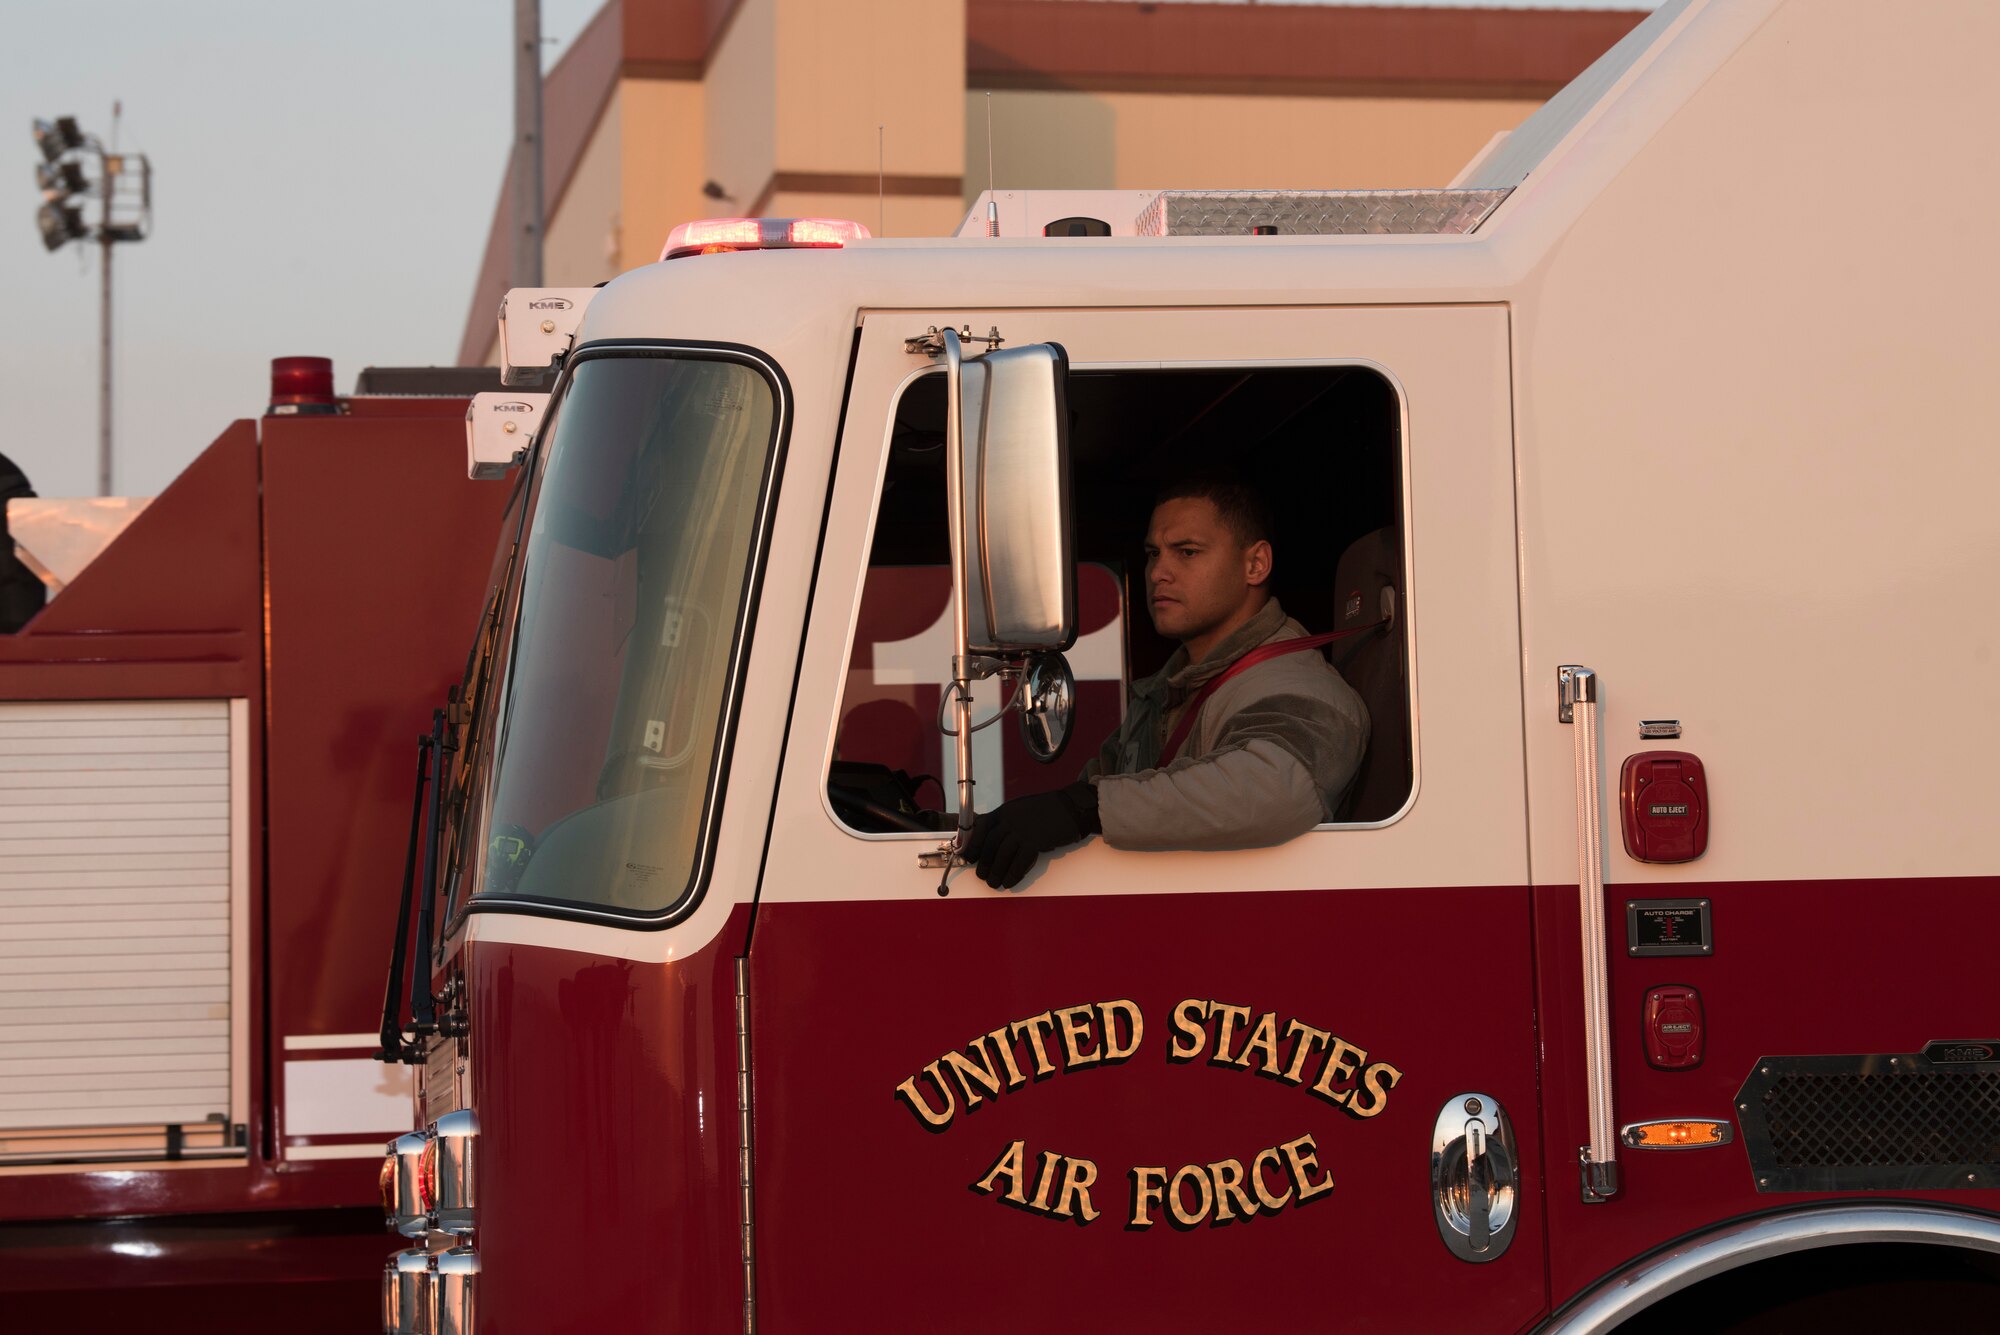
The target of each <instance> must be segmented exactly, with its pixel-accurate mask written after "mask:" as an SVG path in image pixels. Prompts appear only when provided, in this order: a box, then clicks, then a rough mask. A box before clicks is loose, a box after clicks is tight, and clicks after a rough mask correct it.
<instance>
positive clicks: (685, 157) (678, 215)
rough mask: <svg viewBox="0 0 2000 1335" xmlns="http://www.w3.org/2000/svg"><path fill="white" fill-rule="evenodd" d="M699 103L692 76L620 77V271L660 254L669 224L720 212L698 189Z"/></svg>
mask: <svg viewBox="0 0 2000 1335" xmlns="http://www.w3.org/2000/svg"><path fill="white" fill-rule="evenodd" d="M706 104H707V99H706V93H705V91H704V89H703V87H702V85H701V84H700V83H698V82H696V81H695V80H692V79H623V80H620V82H619V84H618V107H619V111H620V121H621V126H622V128H621V132H620V138H619V160H620V164H621V165H620V171H621V172H622V174H623V176H624V182H625V207H624V216H623V218H622V219H621V222H620V226H619V260H618V267H619V271H620V272H623V271H624V270H626V269H635V268H637V267H638V266H640V265H642V264H651V263H652V262H653V261H654V260H657V259H658V258H660V247H661V246H662V245H664V244H665V243H666V239H667V233H668V232H670V231H672V230H673V229H674V227H675V226H676V225H678V224H680V223H684V222H688V221H690V220H692V219H695V218H706V217H708V216H710V215H711V214H715V213H718V212H724V211H726V210H727V206H726V205H723V204H718V203H717V202H716V201H715V200H712V199H708V198H706V197H705V196H703V194H702V193H701V186H702V183H703V182H704V181H706V180H708V179H709V172H708V166H707V163H706V161H705V154H706V152H707V137H706V136H707V129H706V126H707V105H706ZM744 202H745V204H748V202H749V201H747V200H746V201H744Z"/></svg>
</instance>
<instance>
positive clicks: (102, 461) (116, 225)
mask: <svg viewBox="0 0 2000 1335" xmlns="http://www.w3.org/2000/svg"><path fill="white" fill-rule="evenodd" d="M118 116H119V107H118V104H116V103H113V104H112V110H111V125H112V130H111V143H112V146H111V147H110V148H108V149H107V148H106V147H105V146H104V144H103V142H102V141H100V140H99V139H98V138H97V136H96V135H91V134H85V133H83V131H82V130H80V129H78V128H77V123H76V117H74V116H58V117H56V118H55V119H54V120H52V121H46V120H38V121H36V122H35V131H34V133H35V145H36V147H38V148H40V149H41V151H42V161H41V163H40V164H39V165H37V166H36V168H35V182H36V184H37V185H39V186H40V187H41V191H42V207H41V208H40V210H38V211H37V213H36V215H35V221H36V223H37V224H38V225H39V226H40V227H41V231H42V244H43V245H44V246H46V247H47V248H48V249H50V250H52V251H54V250H61V249H62V248H63V247H64V246H66V245H68V244H69V243H70V242H72V241H83V240H95V241H96V242H97V243H98V245H99V246H100V247H102V250H103V254H102V275H103V279H102V288H101V290H100V292H99V294H98V298H99V299H98V331H97V359H98V368H97V372H98V373H97V494H98V495H100V496H109V495H110V494H111V248H112V247H113V246H115V245H117V244H118V243H119V242H122V241H144V240H145V239H146V233H147V232H148V230H149V229H150V228H151V226H152V221H153V167H152V164H151V163H150V162H148V161H147V160H146V156H145V154H143V153H119V152H118V151H117V144H118V128H117V127H118ZM90 165H95V167H96V174H95V175H94V176H92V175H91V174H90V173H89V171H88V170H87V167H88V166H90ZM92 195H95V196H96V197H97V200H98V204H99V211H98V221H97V227H96V229H95V232H94V234H93V231H92V229H91V228H90V227H88V226H87V225H86V224H85V223H84V221H83V205H82V203H81V202H73V201H81V200H84V199H87V198H89V197H90V196H92Z"/></svg>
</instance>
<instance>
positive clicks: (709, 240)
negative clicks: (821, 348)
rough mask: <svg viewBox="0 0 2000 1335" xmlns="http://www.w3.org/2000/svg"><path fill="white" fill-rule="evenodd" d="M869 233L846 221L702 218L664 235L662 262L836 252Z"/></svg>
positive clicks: (867, 236) (868, 235)
mask: <svg viewBox="0 0 2000 1335" xmlns="http://www.w3.org/2000/svg"><path fill="white" fill-rule="evenodd" d="M871 235H873V234H872V233H871V232H869V230H868V229H867V228H866V227H864V226H862V225H861V224H860V223H858V222H849V221H848V220H847V219H845V218H703V219H702V220H701V221H699V222H684V223H682V224H681V225H680V226H679V227H676V228H674V230H673V231H671V232H669V233H667V244H666V246H665V247H664V248H663V249H662V250H661V251H660V258H661V259H663V260H675V259H679V258H680V257H681V256H683V255H715V254H719V253H722V252H724V251H731V250H838V249H840V248H841V247H842V246H844V245H846V244H847V243H848V242H850V241H866V240H867V239H868V238H869V237H870V236H871Z"/></svg>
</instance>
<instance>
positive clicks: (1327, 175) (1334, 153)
mask: <svg viewBox="0 0 2000 1335" xmlns="http://www.w3.org/2000/svg"><path fill="white" fill-rule="evenodd" d="M987 97H988V94H987V93H986V92H985V91H983V90H978V89H974V90H970V91H968V92H967V94H966V98H965V106H966V113H965V161H966V180H965V196H964V197H965V200H966V201H967V202H969V201H971V200H972V199H974V198H976V197H977V196H978V194H979V192H980V191H981V190H983V189H985V188H986V107H985V103H986V101H987ZM991 98H992V109H993V159H994V179H995V181H996V182H997V184H998V185H999V186H1001V187H1002V188H1011V189H1052V190H1053V189H1068V190H1102V189H1118V190H1144V189H1163V188H1169V187H1173V188H1180V189H1187V190H1219V189H1228V188H1242V189H1254V188H1267V187H1284V188H1290V189H1302V190H1304V189H1315V190H1343V189H1382V190H1391V189H1415V188H1423V187H1436V186H1444V185H1448V184H1450V182H1451V180H1452V179H1453V178H1454V177H1455V176H1457V175H1458V173H1459V171H1460V169H1461V168H1463V167H1464V166H1465V164H1466V163H1467V162H1469V161H1471V159H1472V158H1473V156H1474V155H1475V154H1477V153H1478V152H1479V151H1480V150H1481V149H1482V148H1484V147H1485V146H1486V144H1487V142H1488V141H1489V140H1490V139H1492V137H1493V136H1494V135H1495V134H1497V133H1499V132H1501V131H1504V130H1511V129H1512V128H1513V127H1514V126H1516V125H1519V124H1520V123H1521V122H1522V121H1523V120H1525V119H1527V117H1528V115H1529V114H1530V113H1531V112H1533V111H1534V110H1535V108H1536V107H1538V106H1540V105H1541V103H1540V101H1539V100H1537V99H1501V98H1416V97H1330V96H1253V95H1240V94H1220V93H1156V92H1072V91H1062V90H1004V89H1003V90H996V91H994V92H993V93H992V94H991Z"/></svg>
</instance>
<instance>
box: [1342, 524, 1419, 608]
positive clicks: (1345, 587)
mask: <svg viewBox="0 0 2000 1335" xmlns="http://www.w3.org/2000/svg"><path fill="white" fill-rule="evenodd" d="M1402 580H1403V553H1402V551H1401V549H1400V546H1399V544H1398V543H1397V541H1396V530H1395V528H1394V527H1393V526H1392V527H1389V528H1378V529H1376V530H1375V531H1374V532H1373V533H1369V534H1365V535H1364V536H1362V537H1359V538H1356V539H1355V540H1354V541H1353V542H1351V543H1349V544H1348V545H1347V550H1346V551H1344V552H1342V553H1341V554H1340V564H1339V565H1337V566H1335V567H1334V574H1333V588H1334V599H1335V602H1334V609H1333V628H1334V629H1335V630H1349V629H1351V628H1353V627H1355V626H1365V625H1367V624H1369V623H1370V622H1372V621H1388V620H1392V619H1393V618H1394V617H1395V615H1396V590H1397V588H1398V587H1399V586H1400V585H1401V583H1402Z"/></svg>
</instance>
